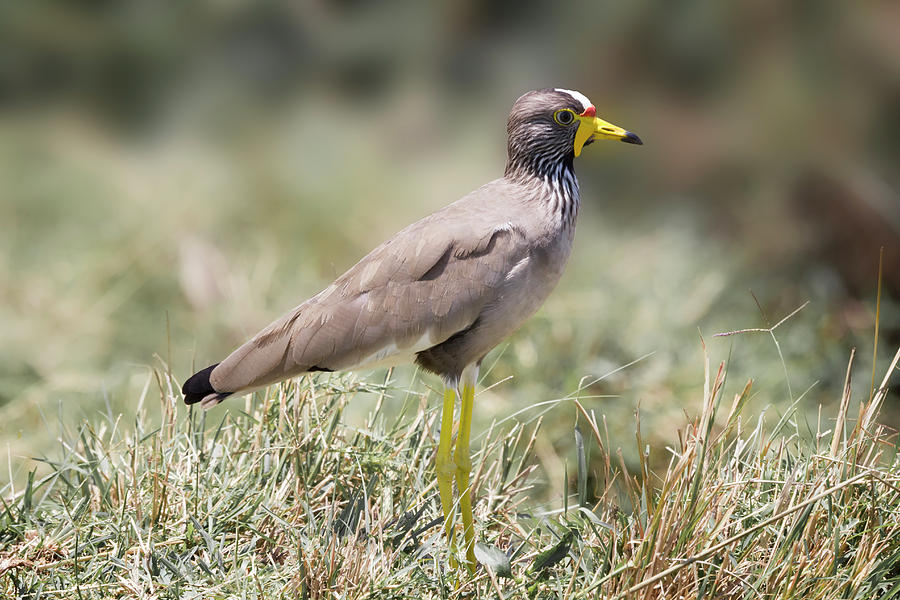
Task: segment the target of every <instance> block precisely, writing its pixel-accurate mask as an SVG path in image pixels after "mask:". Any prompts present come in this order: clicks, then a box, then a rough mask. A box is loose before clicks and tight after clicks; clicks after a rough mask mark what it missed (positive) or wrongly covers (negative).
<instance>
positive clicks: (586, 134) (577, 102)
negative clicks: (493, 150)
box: [506, 88, 642, 170]
mask: <svg viewBox="0 0 900 600" xmlns="http://www.w3.org/2000/svg"><path fill="white" fill-rule="evenodd" d="M506 131H507V134H508V136H509V141H508V144H509V146H508V149H509V166H508V167H507V168H508V169H509V167H510V166H512V167H516V166H528V167H531V168H538V170H543V168H549V167H550V166H551V165H554V164H557V163H559V162H571V160H572V158H573V157H575V156H579V155H580V154H581V150H582V148H584V147H585V146H586V145H588V144H590V143H592V142H595V141H597V140H619V141H621V142H626V143H628V144H641V143H642V142H641V139H640V138H639V137H638V136H636V135H635V134H633V133H631V132H630V131H626V130H625V129H622V128H621V127H619V126H617V125H613V124H612V123H607V122H606V121H604V120H603V119H600V118H598V117H597V109H596V108H594V105H593V104H592V103H591V101H590V100H588V99H587V96H585V95H584V94H582V93H581V92H576V91H574V90H565V89H561V88H546V89H543V90H535V91H533V92H528V93H527V94H524V95H523V96H521V97H520V98H519V99H518V100H516V103H515V104H513V107H512V110H511V111H510V113H509V121H508V122H507V126H506Z"/></svg>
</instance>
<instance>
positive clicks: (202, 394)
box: [181, 363, 231, 408]
mask: <svg viewBox="0 0 900 600" xmlns="http://www.w3.org/2000/svg"><path fill="white" fill-rule="evenodd" d="M218 366H219V363H216V364H214V365H210V366H208V367H206V368H205V369H203V370H202V371H197V372H196V373H194V374H193V375H191V376H190V377H189V378H188V380H187V381H185V382H184V385H183V386H181V393H182V394H184V403H185V404H196V403H197V402H199V403H200V406H202V407H203V408H211V407H213V406H215V405H216V404H218V403H219V402H221V401H222V400H224V399H225V398H227V397H228V396H230V395H231V392H217V391H216V389H215V388H214V387H213V386H212V384H211V383H210V382H209V376H210V373H212V371H213V369H215V368H216V367H218Z"/></svg>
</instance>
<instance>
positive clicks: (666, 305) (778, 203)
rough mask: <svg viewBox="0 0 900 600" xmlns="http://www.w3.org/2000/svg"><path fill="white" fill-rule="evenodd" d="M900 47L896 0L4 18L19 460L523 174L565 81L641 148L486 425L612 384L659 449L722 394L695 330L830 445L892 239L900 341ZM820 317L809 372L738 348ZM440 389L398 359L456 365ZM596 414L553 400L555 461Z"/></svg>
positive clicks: (735, 370) (420, 5) (34, 7)
mask: <svg viewBox="0 0 900 600" xmlns="http://www.w3.org/2000/svg"><path fill="white" fill-rule="evenodd" d="M898 32H900V3H897V2H895V1H891V0H881V1H878V0H873V1H871V2H839V1H835V0H822V1H818V2H808V1H800V2H783V1H777V2H776V1H770V0H742V1H736V2H727V3H725V2H706V1H701V0H683V1H678V2H651V1H649V0H631V1H629V2H567V3H542V2H535V1H527V0H524V1H523V0H518V1H515V2H512V1H501V2H491V3H481V2H473V1H465V0H464V1H454V2H414V1H395V2H368V1H364V0H343V1H339V2H318V1H303V2H288V1H283V2H275V1H267V2H216V1H212V0H209V1H206V0H198V1H195V2H189V3H185V2H144V1H137V0H135V1H124V2H104V1H98V2H90V3H68V2H44V1H31V2H5V3H2V4H0V441H3V442H4V444H3V445H4V446H6V447H7V449H8V451H9V454H10V461H9V462H10V464H11V465H12V467H11V472H10V473H11V476H12V477H13V478H14V479H17V478H20V477H22V476H23V474H24V473H25V470H24V469H27V468H32V466H33V463H31V462H29V461H28V460H26V457H29V456H40V455H41V454H42V453H43V452H44V450H45V448H46V447H47V445H48V444H51V443H52V442H53V439H54V437H55V434H54V427H55V423H56V422H57V421H58V420H59V418H60V417H59V415H62V419H63V420H64V421H66V422H70V423H73V424H77V423H78V422H80V420H82V419H87V420H88V421H91V420H92V419H95V417H96V415H97V414H98V412H100V411H103V412H107V411H109V412H111V413H116V412H121V413H123V414H124V415H126V416H127V415H129V412H130V411H133V410H134V406H135V404H136V399H137V398H138V397H139V396H140V393H141V390H142V388H143V387H144V386H145V385H146V384H147V382H148V377H149V372H150V368H151V367H154V366H156V367H159V366H160V365H161V364H162V361H164V362H165V363H166V364H168V365H169V366H170V368H171V369H172V371H173V372H174V373H175V375H176V376H178V377H180V378H182V379H183V378H184V377H186V376H187V375H189V374H190V373H192V372H193V369H194V367H195V366H196V367H198V368H199V367H202V366H205V365H207V364H209V363H211V362H214V361H217V360H220V359H221V358H222V357H223V356H224V355H225V354H226V353H227V352H228V351H230V350H231V349H232V348H233V347H234V346H236V345H237V344H239V343H240V342H242V341H243V340H245V339H246V338H247V336H249V335H251V334H252V333H254V332H255V331H256V330H257V329H258V328H259V327H261V326H263V325H265V324H266V323H268V322H269V321H270V320H272V319H274V318H275V317H277V316H278V315H280V314H281V313H283V312H284V311H286V310H287V309H289V308H291V307H293V306H294V305H296V304H298V303H299V302H300V301H301V300H302V299H304V298H306V297H308V296H309V295H312V294H313V293H315V292H316V291H318V290H319V289H320V288H321V287H323V286H324V285H326V284H327V283H328V282H330V280H331V279H332V278H333V277H335V276H336V275H338V274H340V273H341V272H342V271H343V270H344V269H345V268H347V267H349V266H350V265H351V264H353V263H354V262H355V261H356V260H357V259H358V258H360V257H361V256H362V255H363V254H365V252H367V251H368V250H369V249H370V248H371V247H373V246H375V245H376V244H378V243H379V242H381V241H382V240H383V239H385V238H386V237H387V236H389V235H391V234H393V233H394V232H395V231H397V230H399V229H400V228H402V227H403V226H405V225H406V224H407V223H409V222H411V221H412V220H414V219H416V218H419V217H421V216H424V215H426V214H428V213H429V212H431V211H433V210H435V209H437V208H439V207H440V206H442V205H444V204H446V203H448V202H450V201H453V200H455V199H456V198H458V197H460V196H461V195H463V194H465V193H467V192H468V191H470V190H471V189H473V188H475V187H476V186H478V185H480V184H482V183H484V182H486V181H488V180H490V179H493V178H495V177H497V176H499V175H500V174H501V173H502V170H503V166H504V160H505V120H506V115H507V113H508V110H509V107H510V105H511V104H512V102H513V101H514V100H515V99H516V98H517V97H518V96H519V95H520V94H521V93H523V92H525V91H527V90H529V89H533V88H537V87H548V86H554V87H555V86H560V87H567V88H572V89H578V90H580V91H582V92H584V93H585V94H586V95H588V96H589V97H590V98H591V99H592V100H593V101H594V103H595V104H596V105H597V107H598V112H599V114H600V115H601V116H603V117H605V118H607V119H609V120H611V121H612V122H614V123H617V124H620V125H622V126H624V127H626V128H628V129H631V130H633V131H635V132H637V133H638V134H639V135H640V136H641V137H642V138H643V139H644V141H645V145H644V146H642V147H636V146H626V145H622V144H611V143H607V144H595V145H594V146H592V147H590V148H589V149H588V151H586V152H585V153H584V155H583V157H582V158H581V159H579V161H578V164H577V171H578V175H579V177H580V180H581V188H582V196H583V198H582V200H583V205H582V206H583V208H582V212H581V216H580V223H579V232H578V236H577V244H576V248H575V251H574V256H573V259H572V262H571V265H570V268H569V270H568V272H567V274H566V276H565V278H564V280H563V282H562V284H561V286H560V288H559V290H558V291H557V292H556V293H555V294H554V295H553V296H552V298H551V299H550V301H549V302H548V303H547V305H546V307H545V308H544V309H543V310H542V311H541V312H540V313H539V314H538V315H537V317H535V318H534V319H533V320H532V321H530V322H529V323H528V324H527V325H526V326H525V327H524V328H523V329H522V330H521V331H520V332H519V333H517V334H516V335H515V336H514V337H513V338H511V339H510V341H509V342H508V343H507V344H505V345H504V346H503V347H502V349H501V350H499V351H498V352H496V353H495V354H492V355H491V357H490V358H489V359H488V361H487V364H488V365H490V366H491V368H490V370H489V372H488V373H487V375H486V376H485V383H486V384H493V383H497V382H502V383H500V385H498V386H496V387H494V388H492V389H490V390H489V391H487V392H484V393H483V394H482V395H481V396H480V397H479V402H478V409H477V411H476V412H477V413H478V419H479V420H478V422H477V424H476V427H481V428H484V427H485V426H486V425H487V424H488V423H489V422H490V421H491V420H492V419H495V418H502V417H504V416H508V415H510V414H512V413H513V412H515V411H516V410H518V409H520V408H522V407H524V406H526V405H528V404H530V403H534V402H541V401H546V400H552V399H554V398H560V397H564V396H566V395H568V394H570V393H572V392H573V391H574V390H576V389H578V387H579V385H580V382H582V381H583V380H584V378H588V381H591V380H593V379H598V378H601V377H603V376H605V377H603V378H602V380H600V381H597V382H596V383H594V384H592V385H589V386H586V387H585V389H584V390H583V391H582V392H581V396H582V397H583V398H584V400H583V402H584V403H585V405H586V406H587V407H588V408H593V409H594V410H596V412H597V413H598V414H599V413H602V414H605V415H606V416H607V420H608V423H609V424H610V429H611V433H612V434H613V438H614V439H616V440H618V441H617V442H616V443H620V444H621V445H623V446H629V447H630V446H632V445H633V431H634V417H633V413H634V411H635V408H636V407H637V406H638V405H640V407H641V411H642V428H643V433H644V438H645V439H649V440H650V442H651V445H652V446H653V448H654V450H653V452H654V454H655V455H656V456H659V457H661V458H662V459H663V460H665V451H664V450H663V448H664V445H665V444H672V443H673V436H674V429H675V427H676V426H679V425H680V424H682V423H684V422H685V420H686V419H687V418H688V417H689V416H690V415H694V414H696V413H697V408H698V406H699V403H700V400H701V396H702V394H701V392H702V377H703V360H704V359H703V348H702V345H701V341H700V338H701V335H702V336H703V339H704V340H705V342H706V345H707V347H708V351H709V354H710V358H711V360H712V361H713V363H714V364H715V363H716V362H717V361H720V360H729V367H730V373H729V384H728V385H729V388H728V389H729V390H730V391H729V393H732V392H735V391H738V390H739V388H740V387H742V386H743V385H744V383H745V382H746V380H747V379H748V378H753V379H754V389H755V394H754V396H753V401H752V403H751V406H750V407H748V411H751V416H754V417H755V415H756V414H759V413H761V412H762V411H764V410H766V411H769V412H770V413H773V414H778V413H779V412H780V411H783V410H785V407H787V406H788V405H789V404H790V403H791V401H792V400H796V399H798V398H802V399H801V401H800V406H801V412H800V414H799V416H798V423H800V425H798V427H800V428H801V429H803V430H806V427H807V424H808V425H809V427H810V429H811V430H812V431H815V429H816V427H817V425H816V419H817V415H818V407H819V406H820V405H822V413H821V414H822V423H823V424H822V429H828V428H829V426H828V419H829V418H830V417H833V415H834V413H835V412H836V411H835V403H836V402H837V400H838V399H839V396H840V388H841V384H842V382H843V378H844V372H845V367H846V361H847V358H848V356H849V352H850V349H851V348H852V347H857V348H859V356H858V359H857V362H856V371H855V374H856V376H855V379H854V382H855V383H854V385H855V391H856V398H857V399H861V398H863V397H864V396H865V395H866V388H867V386H868V384H869V380H870V376H871V369H872V342H873V331H874V323H875V310H874V309H875V291H876V282H877V266H878V256H879V248H880V247H882V246H883V247H884V277H883V284H884V292H883V293H884V297H883V303H882V314H881V326H882V331H881V337H880V344H881V351H880V353H879V358H878V369H877V371H878V372H877V377H878V378H879V379H880V378H881V376H882V374H883V372H884V369H885V367H886V364H887V361H888V359H889V358H890V356H891V355H892V354H893V352H894V350H895V349H896V347H897V344H898V343H900V307H898V303H897V299H898V298H900V196H898V191H900V169H898V165H900V35H898ZM751 291H752V293H751ZM754 296H755V298H756V299H754ZM757 300H758V305H757ZM807 301H808V302H809V304H808V305H807V306H806V307H805V308H804V309H803V310H802V311H800V312H799V313H797V314H796V315H795V316H794V317H792V318H791V319H790V320H789V321H787V322H786V323H784V324H783V325H781V326H780V327H779V328H778V329H777V330H776V332H775V333H776V337H777V339H778V342H779V344H780V349H781V353H782V354H783V361H782V358H781V357H780V356H779V351H778V350H779V349H778V348H777V347H776V345H775V343H774V341H773V339H772V337H771V336H769V335H768V334H743V335H738V336H732V337H726V338H716V337H713V334H715V333H718V332H722V331H728V330H735V329H740V328H746V327H766V326H768V325H771V324H774V323H775V322H777V321H778V320H780V319H781V318H782V317H784V316H785V315H787V314H789V313H790V312H791V311H793V310H794V309H795V308H797V307H799V306H801V305H802V304H803V303H805V302H807ZM637 359H640V360H637ZM636 360H637V362H636V363H635V364H633V365H631V366H629V367H627V368H625V369H622V370H618V371H617V369H618V368H619V367H621V366H623V365H626V364H629V363H632V362H633V361H636ZM510 376H512V379H507V378H509V377H510ZM371 377H375V378H378V379H380V378H382V377H383V373H375V374H373V375H371ZM415 377H416V376H415V374H414V371H413V369H412V368H406V369H399V370H397V371H396V372H395V374H394V378H395V380H396V381H397V385H398V386H400V387H403V386H406V385H414V386H416V389H420V390H422V391H427V385H428V384H429V383H430V384H431V385H434V384H435V383H436V382H434V381H432V380H430V379H428V378H427V377H426V378H424V382H416V383H411V382H413V380H414V378H415ZM232 404H233V406H231V405H229V404H228V403H226V404H225V405H223V407H221V408H217V409H216V410H217V411H226V410H238V409H240V408H242V406H243V405H242V403H240V402H236V403H232ZM767 407H769V408H767ZM887 409H888V413H887V416H886V418H887V419H888V420H889V422H891V423H893V424H894V425H895V426H896V425H897V424H898V423H900V419H898V417H897V414H898V411H897V397H896V396H893V397H892V398H891V400H890V401H889V406H888V407H887ZM154 410H155V408H154ZM358 410H359V411H361V413H360V414H364V413H365V412H367V411H369V410H371V406H366V405H365V401H364V400H363V401H362V402H361V406H359V408H358ZM348 418H350V419H352V418H354V417H353V416H352V415H350V416H349V417H348ZM574 421H575V409H574V407H573V406H572V404H571V403H566V402H563V403H560V404H558V405H556V406H555V407H554V408H553V409H552V410H551V411H550V412H549V413H548V415H547V421H546V427H545V430H544V431H545V433H544V434H543V435H542V436H541V440H542V441H541V444H542V445H541V446H540V447H539V453H540V455H541V460H542V461H543V462H544V463H545V465H546V466H547V467H548V468H549V469H550V472H552V471H553V470H554V469H555V470H559V469H560V468H561V467H562V465H563V464H564V463H565V461H566V460H567V459H568V460H571V454H570V453H571V446H572V425H573V423H574ZM773 421H774V419H773ZM126 422H127V421H126ZM567 457H568V458H567ZM570 464H571V463H570ZM552 477H555V475H553V476H552Z"/></svg>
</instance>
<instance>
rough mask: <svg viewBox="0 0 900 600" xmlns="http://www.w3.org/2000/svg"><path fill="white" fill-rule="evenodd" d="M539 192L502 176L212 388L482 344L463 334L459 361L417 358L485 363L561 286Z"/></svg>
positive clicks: (414, 229)
mask: <svg viewBox="0 0 900 600" xmlns="http://www.w3.org/2000/svg"><path fill="white" fill-rule="evenodd" d="M534 194H535V190H523V188H521V187H520V186H519V185H517V184H513V183H510V182H507V181H506V180H504V179H499V180H496V181H494V182H491V183H489V184H487V185H485V186H483V187H482V188H480V189H478V190H476V191H475V192H473V193H472V194H469V195H468V196H466V197H464V198H463V199H461V200H459V201H458V202H455V203H454V204H451V205H449V206H447V207H445V208H444V209H442V210H440V211H438V212H436V213H434V214H432V215H430V216H428V217H426V218H424V219H422V220H421V221H418V222H416V223H414V224H412V225H410V226H409V227H407V228H406V229H404V230H403V231H401V232H400V233H398V234H397V235H395V236H394V237H393V238H391V239H390V240H388V241H387V242H385V243H384V244H382V245H381V246H379V247H378V248H376V249H375V250H373V251H372V252H371V253H369V254H368V255H367V256H366V257H365V258H363V259H362V260H361V261H359V262H358V263H357V264H356V265H354V266H353V267H351V268H350V270H348V271H347V272H346V273H344V274H343V275H341V276H340V277H339V278H338V279H337V280H336V281H335V282H334V283H333V284H332V285H330V286H329V287H328V288H326V289H325V290H323V291H322V292H320V293H319V294H317V295H316V296H314V297H313V298H311V299H309V300H308V301H306V302H304V303H303V304H301V305H300V306H298V307H297V308H295V309H294V310H292V311H291V312H289V313H288V314H286V315H284V316H283V317H281V318H280V319H278V320H277V321H275V322H274V323H272V324H271V325H269V326H268V327H266V328H265V329H263V330H262V331H261V332H259V333H258V334H257V335H256V336H255V337H254V338H253V339H251V340H250V341H248V342H247V343H245V344H244V345H243V346H241V347H240V348H238V349H237V350H235V351H234V352H233V353H232V354H231V355H230V356H228V358H226V359H225V360H224V361H222V363H221V364H220V365H219V366H218V367H216V368H215V369H214V370H213V372H212V374H211V376H210V382H211V383H212V385H213V387H214V388H215V389H216V390H217V391H219V392H238V391H242V390H247V389H252V388H255V387H259V386H263V385H266V384H269V383H272V382H274V381H279V380H281V379H285V378H288V377H292V376H294V375H297V374H300V373H304V372H306V371H310V370H343V369H351V368H353V367H357V366H360V365H367V364H374V363H377V362H380V361H381V360H386V359H390V358H391V357H392V356H395V355H396V356H403V357H407V356H408V357H409V359H412V358H413V355H415V354H416V353H420V352H423V351H426V350H428V349H429V348H434V347H435V346H438V347H440V346H441V344H443V343H444V342H447V340H448V339H451V338H452V337H453V336H454V335H455V334H459V333H460V332H465V331H467V330H469V331H470V332H472V331H473V330H474V329H478V330H479V331H481V336H480V337H479V338H478V339H479V340H480V341H479V343H476V344H473V343H471V341H472V339H473V338H471V337H470V338H469V342H468V343H467V344H465V345H464V347H463V346H461V347H460V352H459V353H458V355H457V358H456V359H455V360H454V361H442V360H441V359H440V357H439V356H438V354H440V352H437V351H436V352H434V353H433V357H432V358H433V360H431V361H428V360H425V361H420V364H423V366H425V367H426V368H429V369H431V370H434V371H437V372H439V373H441V374H443V375H453V373H450V372H448V371H449V370H452V369H456V368H457V367H458V363H459V361H460V360H470V361H471V360H474V359H479V358H481V356H473V355H472V353H473V352H475V353H481V355H482V356H483V353H484V352H486V351H487V350H489V349H490V348H491V347H493V346H494V345H496V344H497V343H498V342H499V341H500V340H501V339H502V338H503V337H505V335H506V334H508V333H509V331H511V330H512V329H514V328H515V327H517V326H518V325H519V323H520V322H521V321H522V320H524V318H526V317H527V316H528V315H530V314H531V312H533V311H534V309H536V308H537V306H538V305H539V304H540V302H542V301H543V299H544V297H546V293H548V292H549V289H545V288H548V285H547V284H549V287H552V285H553V284H555V282H556V279H557V278H558V271H561V265H556V264H551V262H552V261H550V262H548V261H547V256H546V253H547V252H548V251H549V252H551V254H559V253H558V252H556V253H554V252H553V251H552V250H549V248H548V247H549V246H552V245H553V244H554V243H555V242H554V239H556V238H559V237H560V236H559V235H558V232H555V233H554V231H553V226H552V224H551V223H544V221H546V219H545V218H543V217H544V215H543V211H541V210H540V209H539V208H538V206H537V205H536V204H535V202H536V200H535V199H534V198H533V197H532V196H534ZM562 237H565V236H562ZM570 242H571V236H570V235H569V236H568V242H566V243H565V244H564V246H565V255H566V256H567V255H568V244H569V243H570ZM557 262H558V261H557ZM563 262H564V258H563ZM517 268H518V270H517ZM544 280H546V281H544ZM550 280H552V281H550ZM510 298H519V301H518V302H512V303H510V302H509V299H510ZM504 311H505V313H504ZM473 324H474V325H475V327H474V328H473ZM470 328H472V329H470ZM458 337H459V336H458ZM458 337H457V339H458ZM485 347H486V348H485ZM446 349H447V347H445V348H444V350H446ZM451 362H452V364H451ZM463 366H464V365H463ZM460 368H461V367H460Z"/></svg>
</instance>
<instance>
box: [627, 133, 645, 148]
mask: <svg viewBox="0 0 900 600" xmlns="http://www.w3.org/2000/svg"><path fill="white" fill-rule="evenodd" d="M622 141H623V142H625V143H626V144H636V145H638V146H643V145H644V142H642V141H641V138H639V137H638V136H636V135H634V134H633V133H631V132H630V131H628V132H626V133H625V137H623V138H622Z"/></svg>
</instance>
